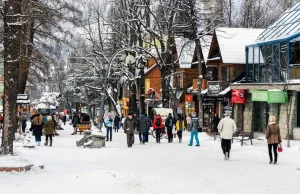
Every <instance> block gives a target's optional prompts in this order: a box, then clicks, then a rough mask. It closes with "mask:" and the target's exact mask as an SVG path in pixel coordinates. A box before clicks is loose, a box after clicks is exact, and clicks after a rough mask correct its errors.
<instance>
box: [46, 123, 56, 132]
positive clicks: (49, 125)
mask: <svg viewBox="0 0 300 194" xmlns="http://www.w3.org/2000/svg"><path fill="white" fill-rule="evenodd" d="M54 133H55V130H54V123H53V121H47V122H46V124H45V134H46V135H53V134H54Z"/></svg>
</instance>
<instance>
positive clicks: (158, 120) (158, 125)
mask: <svg viewBox="0 0 300 194" xmlns="http://www.w3.org/2000/svg"><path fill="white" fill-rule="evenodd" d="M155 126H156V127H160V119H156V122H155Z"/></svg>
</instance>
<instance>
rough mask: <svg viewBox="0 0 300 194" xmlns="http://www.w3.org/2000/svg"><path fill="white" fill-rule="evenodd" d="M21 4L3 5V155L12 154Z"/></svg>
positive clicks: (12, 1) (14, 1)
mask: <svg viewBox="0 0 300 194" xmlns="http://www.w3.org/2000/svg"><path fill="white" fill-rule="evenodd" d="M20 15H21V2H20V1H18V0H10V1H5V4H4V122H3V139H2V147H3V153H4V154H13V140H14V134H15V133H14V131H15V129H14V128H13V127H14V126H13V123H14V119H16V118H15V117H14V111H15V107H16V101H17V93H18V81H19V80H18V78H19V66H20V64H19V54H20V39H19V37H20V29H21V22H22V21H21V17H20Z"/></svg>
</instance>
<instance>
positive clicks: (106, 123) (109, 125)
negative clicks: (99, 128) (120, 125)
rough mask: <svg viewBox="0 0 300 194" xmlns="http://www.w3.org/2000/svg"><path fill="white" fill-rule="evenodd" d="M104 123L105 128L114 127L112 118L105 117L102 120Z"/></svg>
mask: <svg viewBox="0 0 300 194" xmlns="http://www.w3.org/2000/svg"><path fill="white" fill-rule="evenodd" d="M104 123H105V126H106V127H112V126H113V125H114V120H113V119H112V118H109V117H107V118H106V119H105V120H104Z"/></svg>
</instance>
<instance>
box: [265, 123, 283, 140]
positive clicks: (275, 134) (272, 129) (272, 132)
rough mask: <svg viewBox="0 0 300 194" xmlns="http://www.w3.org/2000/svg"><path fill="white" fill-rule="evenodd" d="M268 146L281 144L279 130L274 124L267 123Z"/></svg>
mask: <svg viewBox="0 0 300 194" xmlns="http://www.w3.org/2000/svg"><path fill="white" fill-rule="evenodd" d="M266 139H267V140H268V144H278V143H281V135H280V128H279V126H278V125H277V124H276V123H269V124H268V127H267V132H266Z"/></svg>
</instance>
